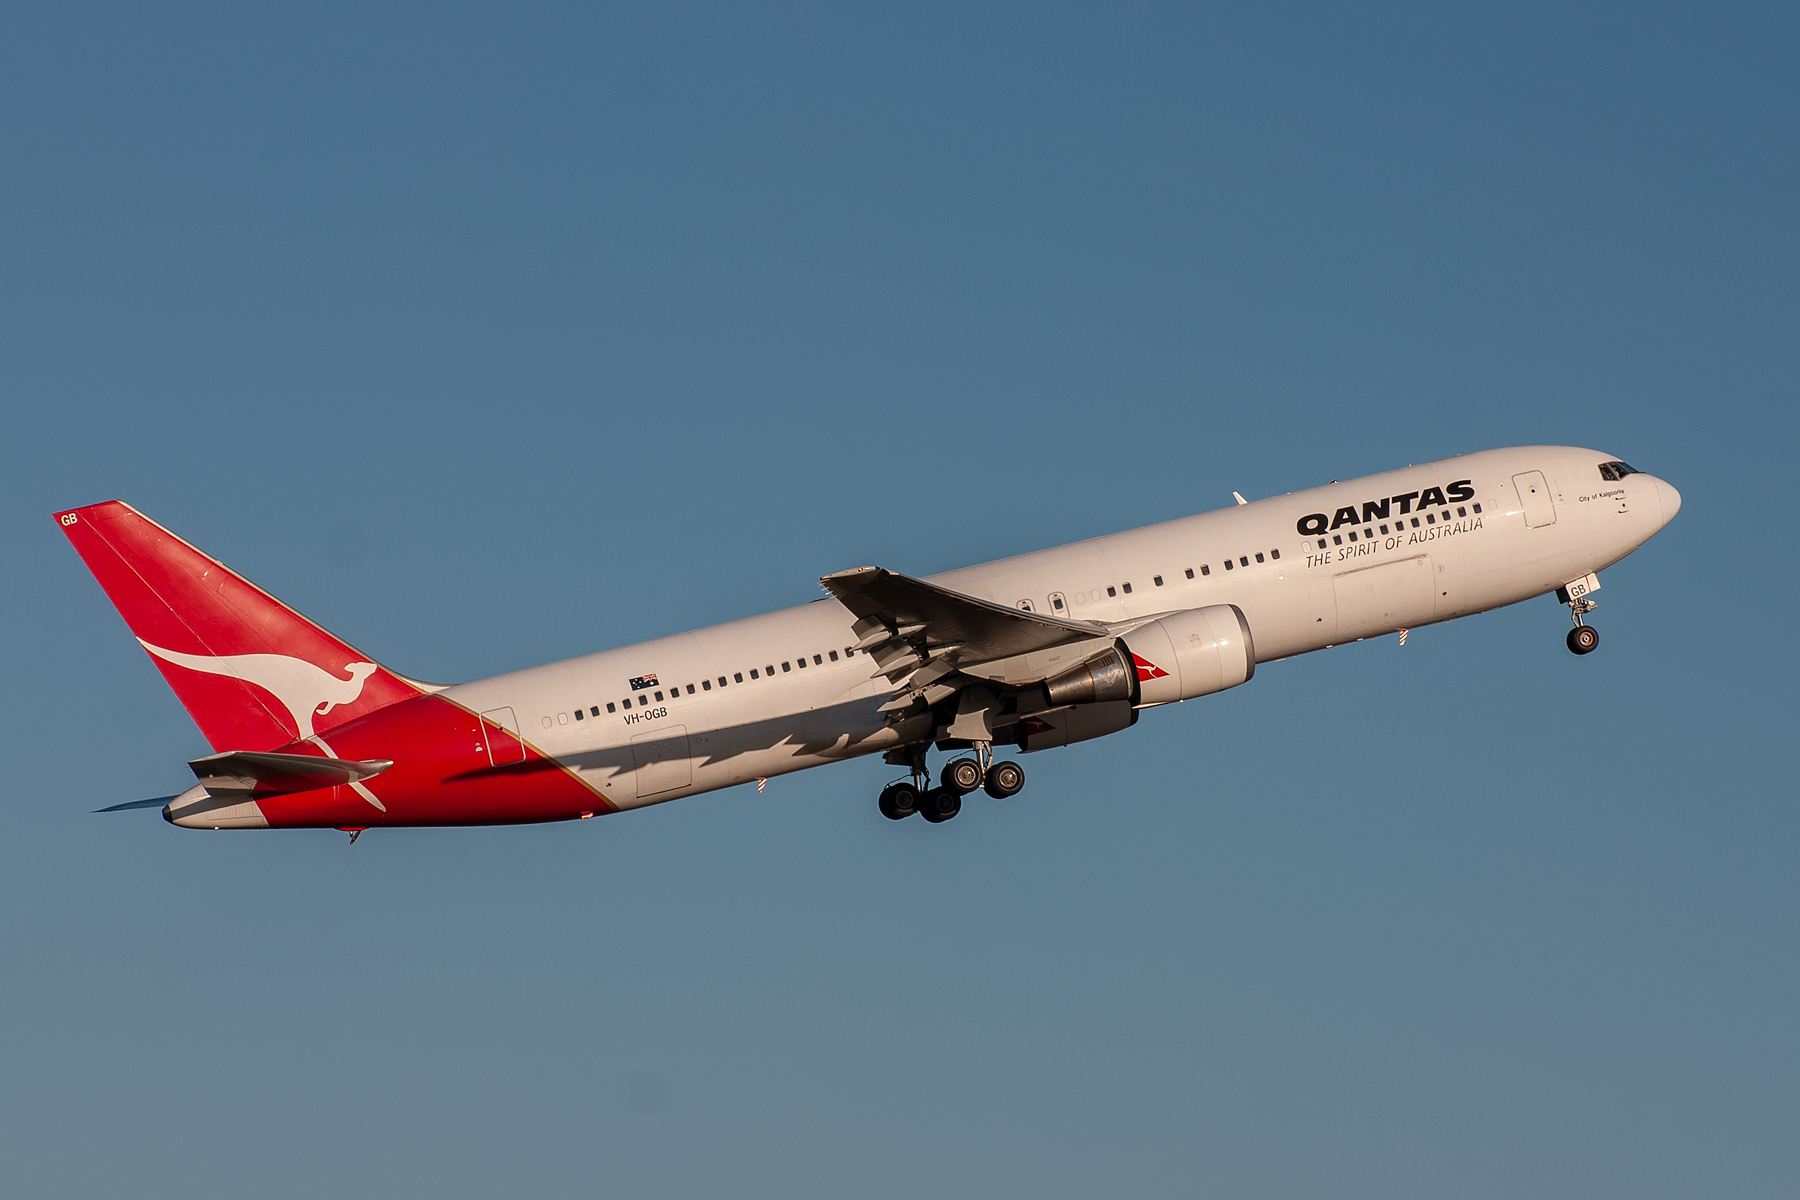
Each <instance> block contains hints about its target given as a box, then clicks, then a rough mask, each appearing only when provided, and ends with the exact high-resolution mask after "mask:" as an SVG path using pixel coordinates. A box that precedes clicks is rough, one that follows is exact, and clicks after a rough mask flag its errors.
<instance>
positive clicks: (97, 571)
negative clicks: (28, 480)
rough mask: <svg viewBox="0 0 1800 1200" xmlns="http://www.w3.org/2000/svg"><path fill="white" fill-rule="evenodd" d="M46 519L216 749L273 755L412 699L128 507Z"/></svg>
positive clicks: (401, 683)
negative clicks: (58, 530) (70, 545)
mask: <svg viewBox="0 0 1800 1200" xmlns="http://www.w3.org/2000/svg"><path fill="white" fill-rule="evenodd" d="M56 521H57V524H58V525H60V526H61V527H62V531H63V532H64V533H65V534H67V535H68V537H69V540H70V541H71V542H73V543H74V544H75V549H76V551H77V552H78V553H79V554H80V555H81V557H82V560H83V561H85V562H86V563H87V565H88V570H90V571H92V572H93V573H94V578H95V579H98V580H99V581H100V586H101V587H102V588H103V589H105V591H106V595H107V598H108V599H110V600H111V601H112V602H113V606H114V607H115V608H117V609H118V610H119V615H120V616H122V617H124V618H125V624H127V625H129V626H130V627H131V632H132V633H134V634H136V635H137V639H138V641H139V642H140V643H142V644H143V647H144V649H145V650H147V651H149V653H150V657H151V659H152V660H153V661H154V662H155V663H156V665H157V668H158V669H160V670H161V671H162V673H163V678H164V679H167V680H168V681H169V686H170V687H172V688H174V689H175V695H176V696H178V697H179V698H180V700H181V703H182V704H183V705H184V706H186V708H187V710H188V714H189V715H190V716H192V717H193V718H194V723H195V724H196V725H198V726H200V732H201V733H203V734H205V735H206V740H207V741H208V742H210V743H211V744H212V747H213V749H215V750H271V749H274V748H275V747H276V746H285V745H287V744H288V743H289V742H292V741H297V740H298V739H300V738H305V737H311V736H312V735H313V734H315V733H323V732H325V731H326V730H328V729H331V728H332V727H334V726H337V725H341V724H343V723H344V722H345V721H348V720H351V719H352V718H355V717H360V716H362V715H363V714H364V713H367V712H372V711H373V710H375V709H377V708H381V707H383V706H385V705H388V704H392V703H394V702H395V701H397V700H405V699H407V698H408V697H410V696H416V695H418V694H419V689H418V687H417V686H416V685H414V684H412V683H410V682H408V681H407V680H405V679H402V678H401V677H400V676H398V675H395V674H394V673H393V672H391V671H388V670H387V669H386V668H384V667H381V666H379V665H378V664H376V663H374V662H372V661H370V660H368V659H366V658H364V657H363V656H362V655H361V654H358V653H357V652H356V651H355V650H354V649H352V648H351V647H349V646H347V645H345V644H344V643H343V642H340V641H339V640H338V639H337V638H335V637H332V636H331V635H330V634H329V633H327V632H325V631H324V630H323V629H320V628H319V627H318V626H317V625H314V624H313V623H312V622H311V621H308V620H307V619H306V618H305V617H303V616H301V615H300V614H299V613H297V612H295V611H294V610H293V609H291V608H289V607H287V606H286V605H285V604H283V603H282V602H281V601H279V600H277V599H275V597H273V596H271V595H269V594H268V593H267V592H265V591H263V590H262V589H261V588H259V587H257V586H256V585H255V584H253V583H251V582H250V581H248V580H246V579H245V578H243V577H242V576H241V575H238V574H237V573H236V572H234V571H232V570H231V569H230V568H228V567H226V566H225V565H224V564H222V563H220V562H218V561H217V560H215V559H211V558H208V557H207V556H206V555H204V554H202V553H200V551H198V550H196V549H194V547H192V546H190V545H188V544H187V543H186V542H184V541H182V540H181V539H180V538H178V537H176V536H175V535H174V534H172V533H170V532H169V531H168V530H166V529H164V528H163V527H162V526H160V525H158V524H157V523H156V522H154V521H152V520H150V519H149V518H148V517H146V516H144V515H143V514H142V513H140V512H138V511H137V510H136V509H134V508H132V507H131V506H130V505H129V504H125V503H124V502H122V501H119V500H109V501H107V502H106V503H105V504H94V505H90V506H89V507H87V508H77V509H71V510H70V511H68V512H61V513H57V514H56Z"/></svg>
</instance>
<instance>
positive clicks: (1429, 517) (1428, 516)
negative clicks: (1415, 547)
mask: <svg viewBox="0 0 1800 1200" xmlns="http://www.w3.org/2000/svg"><path fill="white" fill-rule="evenodd" d="M1425 523H1426V524H1427V525H1436V524H1437V518H1436V517H1434V516H1432V515H1431V514H1430V513H1426V514H1425Z"/></svg>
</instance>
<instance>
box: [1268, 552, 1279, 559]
mask: <svg viewBox="0 0 1800 1200" xmlns="http://www.w3.org/2000/svg"><path fill="white" fill-rule="evenodd" d="M1269 557H1270V558H1280V557H1281V551H1279V550H1271V551H1269Z"/></svg>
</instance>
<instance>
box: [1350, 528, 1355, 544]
mask: <svg viewBox="0 0 1800 1200" xmlns="http://www.w3.org/2000/svg"><path fill="white" fill-rule="evenodd" d="M1350 540H1351V541H1353V542H1354V541H1355V540H1356V530H1354V529H1352V530H1351V531H1350Z"/></svg>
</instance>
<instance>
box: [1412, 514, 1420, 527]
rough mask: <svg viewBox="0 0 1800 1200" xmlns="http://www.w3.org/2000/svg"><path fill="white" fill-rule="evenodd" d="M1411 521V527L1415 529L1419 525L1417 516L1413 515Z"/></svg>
mask: <svg viewBox="0 0 1800 1200" xmlns="http://www.w3.org/2000/svg"><path fill="white" fill-rule="evenodd" d="M1412 523H1413V528H1414V529H1417V528H1418V527H1419V518H1417V517H1414V518H1413V519H1412Z"/></svg>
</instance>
